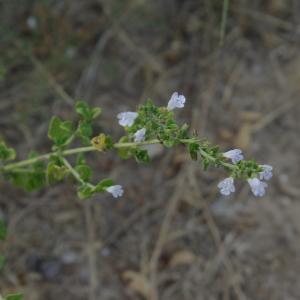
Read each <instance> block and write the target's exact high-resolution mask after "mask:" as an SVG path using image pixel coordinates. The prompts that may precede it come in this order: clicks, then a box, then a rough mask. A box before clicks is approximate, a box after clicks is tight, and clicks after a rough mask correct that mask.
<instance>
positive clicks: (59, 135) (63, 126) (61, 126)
mask: <svg viewBox="0 0 300 300" xmlns="http://www.w3.org/2000/svg"><path fill="white" fill-rule="evenodd" d="M72 135H73V124H72V122H71V121H61V120H60V119H59V118H58V117H56V116H54V117H52V119H51V121H50V124H49V129H48V137H49V139H51V140H52V141H53V142H54V144H55V145H56V146H58V147H61V146H64V145H65V144H67V142H68V140H69V139H70V138H71V136H72Z"/></svg>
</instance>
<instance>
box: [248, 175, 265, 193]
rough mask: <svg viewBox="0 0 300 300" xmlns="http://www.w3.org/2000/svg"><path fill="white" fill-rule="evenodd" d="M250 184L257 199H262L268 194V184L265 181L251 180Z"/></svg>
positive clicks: (249, 180)
mask: <svg viewBox="0 0 300 300" xmlns="http://www.w3.org/2000/svg"><path fill="white" fill-rule="evenodd" d="M247 181H248V183H249V185H250V187H251V191H252V193H253V194H254V196H256V197H262V196H264V194H265V193H266V191H265V189H266V188H267V186H268V185H267V184H266V183H265V182H263V181H260V180H259V179H258V178H249V179H248V180H247Z"/></svg>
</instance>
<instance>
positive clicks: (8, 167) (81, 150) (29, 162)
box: [0, 138, 235, 178]
mask: <svg viewBox="0 0 300 300" xmlns="http://www.w3.org/2000/svg"><path fill="white" fill-rule="evenodd" d="M180 142H181V143H182V144H189V143H191V142H195V139H194V138H190V139H182V140H180ZM199 142H200V141H199ZM160 143H161V142H160V141H159V140H158V139H153V140H149V141H145V142H140V143H135V142H129V143H115V144H114V145H113V148H115V149H120V148H130V147H138V146H143V145H152V144H160ZM93 151H99V150H97V149H96V148H95V147H94V146H87V147H78V148H73V149H68V150H63V151H53V152H50V153H46V154H43V155H40V156H37V157H34V158H30V159H25V160H22V161H19V162H15V163H10V164H7V165H5V166H3V167H1V168H0V172H3V173H5V172H8V171H12V170H16V169H18V170H22V169H21V168H22V167H26V166H30V165H32V164H34V163H36V162H38V161H47V160H49V159H50V158H51V156H53V155H59V156H62V157H65V156H69V155H73V154H79V153H85V152H93ZM200 154H201V156H202V157H205V158H207V159H208V160H210V161H211V162H215V161H216V159H215V158H214V157H213V156H211V155H209V154H208V153H207V152H206V151H205V150H204V149H201V148H200ZM63 162H64V164H65V165H66V167H68V168H69V167H71V168H72V166H71V165H70V164H69V163H68V161H67V160H63ZM221 165H222V166H224V167H225V168H229V169H231V170H234V169H235V166H234V165H232V164H230V163H226V162H223V161H222V162H221ZM69 169H70V168H69ZM72 169H73V168H72ZM70 171H71V172H72V170H71V169H70ZM73 171H75V170H74V169H73ZM72 173H73V172H72ZM73 175H74V176H75V174H73ZM75 178H76V176H75Z"/></svg>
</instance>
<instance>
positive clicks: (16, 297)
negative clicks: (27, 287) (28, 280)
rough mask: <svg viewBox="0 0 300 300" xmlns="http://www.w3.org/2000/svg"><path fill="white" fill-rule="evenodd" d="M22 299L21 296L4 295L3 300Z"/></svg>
mask: <svg viewBox="0 0 300 300" xmlns="http://www.w3.org/2000/svg"><path fill="white" fill-rule="evenodd" d="M22 298H23V295H22V294H19V293H18V294H9V295H6V296H5V298H4V300H21V299H22Z"/></svg>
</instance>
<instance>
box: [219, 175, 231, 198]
mask: <svg viewBox="0 0 300 300" xmlns="http://www.w3.org/2000/svg"><path fill="white" fill-rule="evenodd" d="M218 188H219V189H220V193H221V194H222V195H224V196H228V195H230V194H231V193H234V192H235V187H234V180H233V178H232V177H228V178H226V179H224V180H222V181H221V182H219V184H218Z"/></svg>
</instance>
